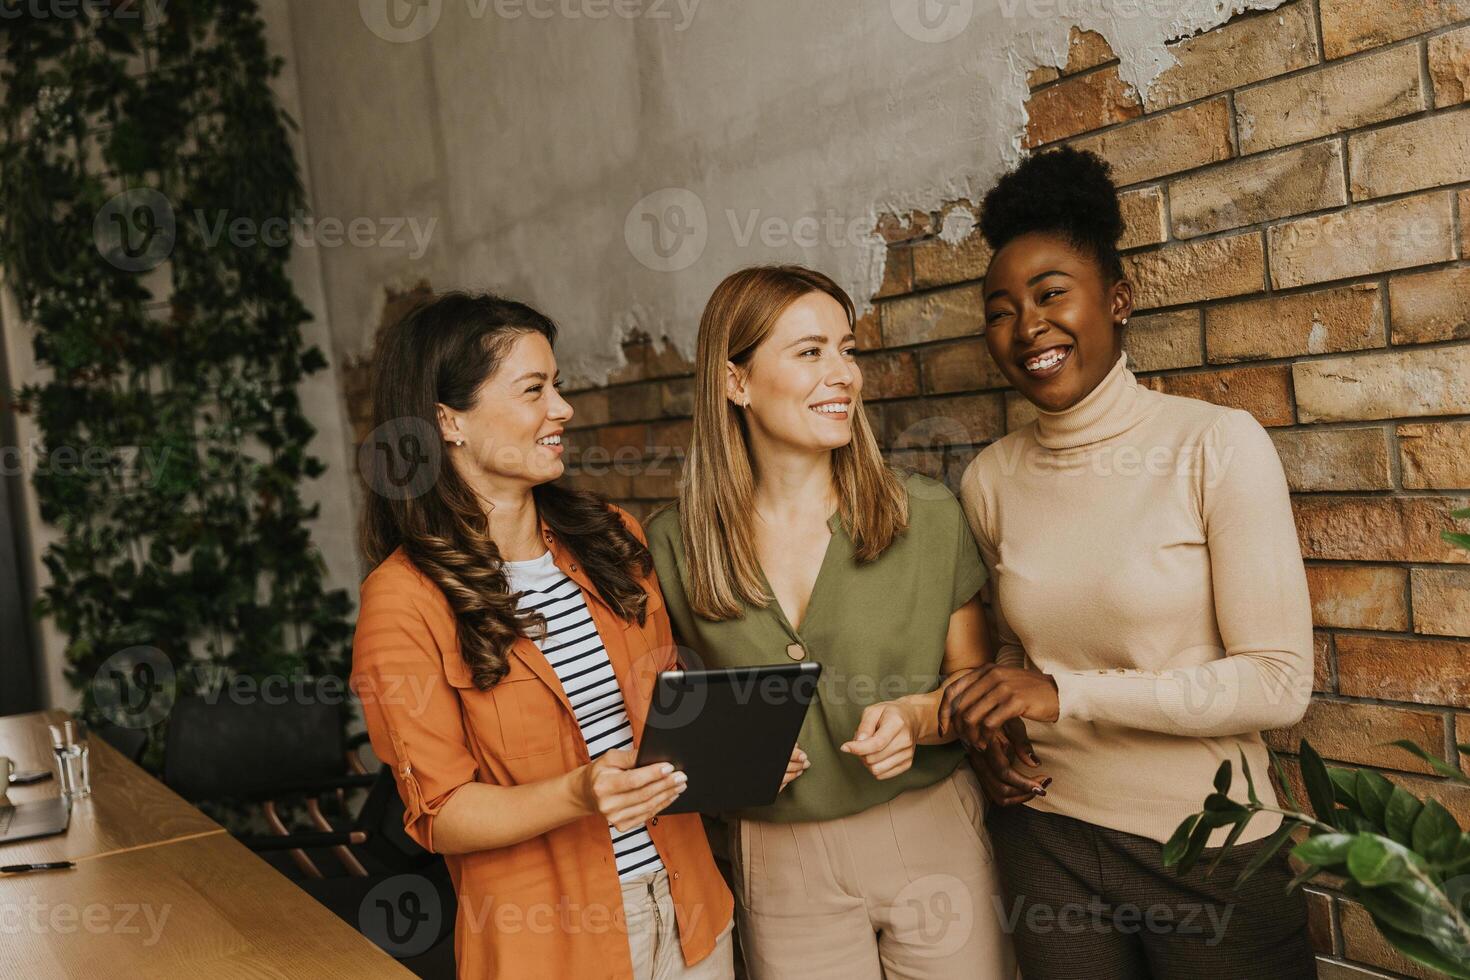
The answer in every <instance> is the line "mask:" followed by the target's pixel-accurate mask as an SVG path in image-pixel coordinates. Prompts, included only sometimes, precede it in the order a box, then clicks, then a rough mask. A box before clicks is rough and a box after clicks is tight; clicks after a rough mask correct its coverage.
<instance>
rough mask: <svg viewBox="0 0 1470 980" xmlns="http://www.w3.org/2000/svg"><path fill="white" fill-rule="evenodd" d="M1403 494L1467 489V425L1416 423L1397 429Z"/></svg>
mask: <svg viewBox="0 0 1470 980" xmlns="http://www.w3.org/2000/svg"><path fill="white" fill-rule="evenodd" d="M1396 431H1397V434H1398V444H1399V470H1400V475H1401V477H1402V479H1403V481H1404V489H1405V490H1466V489H1470V422H1419V423H1409V424H1407V425H1400V426H1398V428H1397V430H1396Z"/></svg>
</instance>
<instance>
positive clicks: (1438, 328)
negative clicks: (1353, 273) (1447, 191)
mask: <svg viewBox="0 0 1470 980" xmlns="http://www.w3.org/2000/svg"><path fill="white" fill-rule="evenodd" d="M1461 220H1462V221H1463V220H1465V217H1464V212H1461ZM1388 297H1389V301H1390V303H1389V305H1390V309H1392V311H1393V342H1394V343H1395V344H1427V343H1431V342H1433V341H1436V340H1464V339H1466V338H1470V266H1461V267H1457V268H1455V267H1452V268H1447V269H1434V270H1432V271H1430V272H1418V273H1414V274H1412V275H1401V276H1394V277H1393V278H1392V279H1390V280H1389V286H1388Z"/></svg>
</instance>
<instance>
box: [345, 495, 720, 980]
mask: <svg viewBox="0 0 1470 980" xmlns="http://www.w3.org/2000/svg"><path fill="white" fill-rule="evenodd" d="M619 514H620V516H621V517H622V518H623V520H624V521H625V522H626V523H627V525H628V527H629V529H630V530H632V531H633V533H634V534H636V535H637V536H638V537H639V539H640V540H642V539H643V530H642V528H641V527H639V525H638V523H637V522H636V521H635V520H633V518H632V517H631V516H629V515H628V514H626V513H623V512H621V511H619ZM541 534H542V537H543V538H544V539H545V540H546V543H547V546H548V547H549V549H550V551H551V553H552V556H553V560H554V561H555V562H556V566H557V567H558V568H559V569H561V571H562V572H563V574H565V575H566V576H567V577H568V578H570V579H572V580H573V581H574V582H576V583H577V584H578V585H579V586H581V588H582V594H583V596H584V597H585V598H586V600H587V607H588V609H589V610H590V611H591V614H592V620H593V622H594V623H596V624H597V631H598V633H599V634H600V635H601V638H602V643H603V646H604V647H606V648H607V655H608V658H609V659H610V660H611V661H612V667H613V672H614V673H615V674H616V675H617V679H618V686H619V687H620V688H621V689H622V692H623V700H624V701H625V702H626V703H627V708H628V718H629V720H630V721H631V722H632V726H633V736H634V739H635V741H638V740H641V739H642V737H643V724H644V719H645V717H646V716H647V714H648V705H649V701H650V700H651V698H652V695H653V684H654V679H655V677H656V676H657V674H658V672H659V671H660V670H667V669H671V668H673V667H674V666H675V665H676V659H677V649H676V647H675V645H674V640H673V632H672V629H671V627H670V625H669V616H668V612H667V611H666V610H665V609H664V604H663V598H662V595H661V594H660V592H659V586H658V578H657V576H656V575H655V574H654V573H650V574H649V575H648V577H647V578H646V579H645V580H644V583H643V584H644V588H645V590H646V591H647V592H648V612H647V617H646V619H645V621H644V624H643V625H642V626H639V625H638V623H636V622H632V623H629V622H627V621H625V620H623V619H622V618H620V617H619V616H618V614H617V613H616V612H614V611H613V610H612V609H611V608H610V607H609V606H608V605H607V604H606V603H605V602H603V600H602V598H601V597H600V596H599V595H598V593H597V590H596V589H595V588H594V587H593V586H592V583H591V580H590V579H589V578H588V577H587V574H586V571H585V570H584V569H582V568H581V566H580V564H579V563H578V562H577V560H576V558H575V556H574V555H572V554H571V553H570V552H569V551H567V550H566V549H565V548H564V547H562V546H561V544H560V542H559V541H558V540H557V539H556V537H555V535H554V534H552V533H551V531H550V529H548V528H547V526H546V524H545V522H542V524H541ZM507 659H508V661H509V665H510V672H509V673H508V674H506V676H505V677H504V679H503V680H501V681H500V683H499V684H497V685H496V686H495V687H493V688H492V689H490V690H488V691H481V690H478V689H477V688H476V687H475V686H474V682H473V680H472V679H471V676H470V668H469V665H468V664H466V663H465V661H464V657H463V656H462V655H461V654H460V649H459V643H458V640H457V637H456V633H455V619H454V614H453V612H452V611H451V610H450V606H449V602H448V600H447V599H445V597H444V594H443V593H442V592H441V591H440V590H439V588H438V586H436V585H435V584H434V583H433V581H432V580H431V579H429V578H427V577H426V576H424V575H423V574H422V573H421V572H419V570H418V569H417V568H416V567H415V566H414V565H413V563H412V562H410V561H409V559H408V558H407V557H406V556H405V555H404V553H403V550H402V549H401V548H400V549H399V550H397V551H395V552H394V553H393V554H391V555H389V556H388V557H387V558H386V559H385V560H384V561H383V562H382V563H381V564H380V565H379V566H378V567H377V568H375V569H374V570H373V571H372V573H371V574H370V575H368V577H367V579H366V580H365V581H364V582H363V584H362V598H361V605H360V611H359V615H358V622H357V634H356V639H355V640H354V643H353V653H352V687H353V690H354V691H355V692H357V694H358V697H359V698H360V700H361V701H362V706H363V715H364V718H365V720H366V722H367V730H368V735H369V737H370V738H371V739H372V745H373V750H374V751H375V752H376V753H377V755H378V758H379V759H381V760H382V761H383V762H384V763H385V764H386V765H388V766H391V767H392V770H393V773H394V778H395V780H396V782H397V784H398V792H399V795H401V796H402V797H403V802H404V806H405V807H406V810H405V812H404V817H403V820H404V828H405V830H406V831H407V833H408V835H409V836H410V837H412V838H413V839H414V840H416V841H418V842H419V843H420V844H421V845H423V846H424V847H425V848H427V849H429V850H430V851H432V850H433V849H434V817H435V815H436V814H438V813H439V811H440V810H441V809H443V807H444V805H445V803H447V802H448V801H449V798H450V797H451V796H453V795H454V793H455V791H456V790H458V789H459V788H460V787H461V786H464V785H466V784H468V783H471V782H482V783H489V784H492V785H496V786H517V785H522V784H525V783H531V782H535V781H537V780H543V779H551V778H554V777H556V776H560V775H562V774H564V773H566V772H569V771H571V770H573V769H575V768H577V767H578V766H583V765H586V764H587V763H588V762H589V761H590V760H589V757H588V754H587V745H586V742H585V740H584V739H583V738H582V734H581V729H580V728H579V727H578V725H577V721H576V718H575V716H574V715H573V713H572V708H571V704H570V703H569V702H568V700H567V696H566V694H565V692H564V691H563V690H562V686H561V683H560V682H559V681H558V680H557V677H556V674H555V672H554V671H553V670H552V668H551V665H550V664H549V663H547V661H546V658H545V657H544V656H542V654H541V651H540V650H538V649H537V648H536V645H535V644H534V643H532V642H531V641H530V640H528V639H525V638H524V637H523V638H521V639H519V640H517V641H516V642H515V644H514V645H513V646H512V648H511V652H510V656H509V657H508V658H507ZM484 819H486V820H494V819H495V815H494V814H493V813H486V814H484ZM648 831H649V835H650V836H651V837H652V838H653V843H654V846H655V848H656V849H657V850H658V854H659V857H660V858H661V859H662V861H663V864H664V867H665V868H666V869H667V871H668V874H669V888H670V890H671V891H672V892H673V898H674V908H675V918H676V920H677V923H678V928H679V942H680V945H681V947H682V951H683V954H684V962H685V963H686V964H690V965H692V964H694V963H697V962H698V961H700V960H702V959H703V958H704V957H706V956H708V955H709V954H710V952H711V951H712V950H713V949H714V945H715V941H716V939H717V938H718V937H719V936H720V934H721V933H722V932H723V931H724V929H725V927H726V925H728V924H729V922H730V918H731V914H732V911H733V899H732V897H731V895H730V891H729V889H728V888H726V886H725V882H724V879H723V878H721V876H720V873H719V871H718V870H717V869H716V867H715V863H714V858H713V857H712V855H711V854H710V849H709V841H708V839H707V838H706V837H705V833H704V827H703V824H702V823H701V821H700V818H699V816H698V814H681V815H668V816H663V817H656V818H654V819H653V820H651V821H650V822H649V825H648ZM444 859H445V862H446V863H447V865H448V867H449V872H450V875H451V877H452V878H453V880H454V887H455V892H456V893H457V895H458V896H459V914H458V918H457V920H456V922H455V939H454V949H455V959H456V961H457V963H458V972H459V976H460V977H465V978H468V977H474V978H476V980H479V978H484V977H515V978H520V977H529V976H540V977H569V978H570V977H577V978H583V977H609V978H618V980H623V978H626V980H632V977H633V964H632V956H631V953H630V951H629V946H628V939H627V925H626V921H625V919H624V916H623V902H622V889H621V885H620V884H619V881H618V875H617V869H616V865H615V863H614V859H613V847H612V837H611V835H610V833H609V831H608V825H607V820H606V819H605V818H604V817H602V816H601V815H600V814H592V815H590V816H587V817H583V818H581V819H578V820H574V821H572V822H571V823H568V824H563V825H562V826H560V827H557V828H555V829H553V830H550V831H548V832H547V833H544V834H542V835H540V836H539V837H533V838H531V839H529V840H525V841H522V842H520V843H519V844H513V845H510V846H508V847H500V848H495V849H492V850H486V851H477V852H472V853H468V854H446V855H445V856H444Z"/></svg>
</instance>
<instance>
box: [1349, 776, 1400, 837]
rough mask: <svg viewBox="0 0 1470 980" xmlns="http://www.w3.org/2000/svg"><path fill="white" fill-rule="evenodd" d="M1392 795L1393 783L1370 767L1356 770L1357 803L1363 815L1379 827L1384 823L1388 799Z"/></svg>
mask: <svg viewBox="0 0 1470 980" xmlns="http://www.w3.org/2000/svg"><path fill="white" fill-rule="evenodd" d="M1391 796H1393V783H1391V782H1389V781H1388V780H1387V779H1384V778H1383V777H1382V776H1380V775H1379V774H1378V773H1376V772H1373V771H1372V770H1371V769H1359V770H1358V805H1359V807H1360V808H1361V810H1362V813H1363V816H1365V817H1367V818H1368V819H1369V820H1371V821H1373V823H1375V824H1376V825H1378V826H1379V827H1382V826H1383V825H1384V817H1385V814H1386V813H1387V812H1388V800H1389V798H1390V797H1391Z"/></svg>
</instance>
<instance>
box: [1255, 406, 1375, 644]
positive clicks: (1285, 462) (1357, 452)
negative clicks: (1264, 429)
mask: <svg viewBox="0 0 1470 980" xmlns="http://www.w3.org/2000/svg"><path fill="white" fill-rule="evenodd" d="M1271 438H1272V440H1273V441H1274V442H1275V443H1276V451H1277V452H1278V453H1279V454H1280V455H1281V466H1282V468H1283V469H1284V470H1285V471H1286V484H1287V486H1289V487H1291V489H1292V490H1295V491H1298V492H1317V493H1320V492H1322V491H1324V490H1333V491H1341V490H1391V489H1393V473H1392V470H1391V468H1390V464H1389V460H1390V453H1389V446H1388V431H1387V430H1386V429H1383V428H1380V427H1374V428H1371V429H1300V430H1296V431H1292V432H1273V433H1271ZM1334 625H1342V624H1334Z"/></svg>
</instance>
